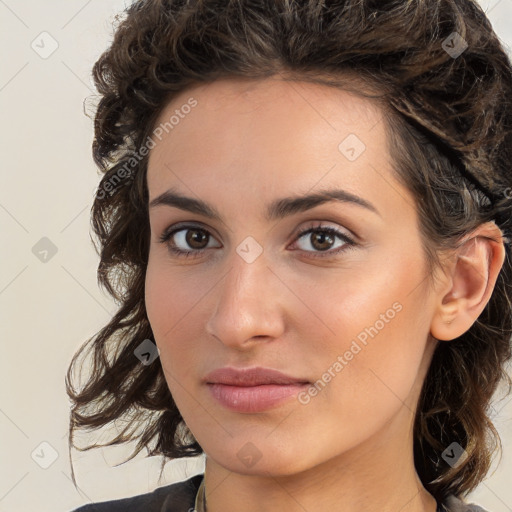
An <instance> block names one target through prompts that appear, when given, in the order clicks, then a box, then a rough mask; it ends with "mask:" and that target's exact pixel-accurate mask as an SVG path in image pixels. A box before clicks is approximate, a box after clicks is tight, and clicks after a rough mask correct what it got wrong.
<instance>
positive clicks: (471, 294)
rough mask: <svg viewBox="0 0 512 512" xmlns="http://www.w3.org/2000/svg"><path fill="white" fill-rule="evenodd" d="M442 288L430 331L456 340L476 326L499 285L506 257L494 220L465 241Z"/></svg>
mask: <svg viewBox="0 0 512 512" xmlns="http://www.w3.org/2000/svg"><path fill="white" fill-rule="evenodd" d="M461 242H462V243H461V245H460V246H459V247H458V248H457V249H456V250H455V253H454V254H453V258H450V263H449V264H448V265H447V266H445V267H444V269H445V273H444V276H443V278H442V279H441V286H439V288H438V294H437V297H436V304H435V310H434V316H433V318H432V323H431V326H430V334H431V335H432V336H433V337H434V338H436V339H438V340H453V339H455V338H457V337H458V336H461V335H462V334H464V333H465V332H466V331H468V330H469V328H470V327H471V326H472V325H473V323H474V322H475V321H476V319H477V318H478V317H479V316H480V313H481V312H482V311H483V310H484V308H485V306H486V304H487V303H488V302H489V299H490V298H491V294H492V292H493V290H494V285H495V284H496V279H497V278H498V274H499V272H500V270H501V267H502V266H503V262H504V260H505V247H504V245H503V235H502V233H501V230H500V229H499V228H498V226H496V224H495V223H494V222H486V223H484V224H481V225H480V226H478V228H477V229H475V230H474V231H472V232H471V233H470V234H469V235H467V236H465V237H464V238H463V239H462V240H461Z"/></svg>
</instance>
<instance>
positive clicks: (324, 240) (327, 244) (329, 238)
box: [297, 226, 355, 256]
mask: <svg viewBox="0 0 512 512" xmlns="http://www.w3.org/2000/svg"><path fill="white" fill-rule="evenodd" d="M306 235H309V237H306ZM302 238H304V239H305V241H306V244H305V245H306V247H305V248H304V247H302V248H301V250H305V251H307V252H320V253H322V252H324V253H325V252H328V254H327V255H329V256H332V255H333V254H337V253H338V252H341V251H343V250H345V249H347V248H348V247H351V246H353V245H354V244H355V242H354V241H353V240H352V239H350V238H349V237H348V236H347V235H345V234H344V233H341V232H340V231H338V230H337V229H335V228H332V227H327V226H326V227H322V226H317V227H312V228H308V229H305V230H302V231H301V232H300V233H299V236H298V237H297V239H298V240H300V239H302ZM336 238H337V239H338V240H341V243H340V244H338V246H336V247H335V246H334V244H335V241H336ZM310 248H312V249H313V251H311V250H310ZM330 249H335V250H330ZM318 256H323V255H322V254H318Z"/></svg>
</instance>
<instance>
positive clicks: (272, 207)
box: [149, 188, 381, 222]
mask: <svg viewBox="0 0 512 512" xmlns="http://www.w3.org/2000/svg"><path fill="white" fill-rule="evenodd" d="M330 201H339V202H342V203H350V204H355V205H357V206H361V207H363V208H366V209H367V210H369V211H371V212H373V213H375V214H377V215H379V216H381V215H380V213H379V211H378V210H377V208H375V206H374V205H373V204H372V203H370V202H369V201H367V200H366V199H363V198H362V197H359V196H356V195H355V194H352V193H350V192H347V191H346V190H342V189H339V188H333V189H323V190H319V191H318V192H315V193H314V194H308V195H304V196H298V197H297V196H295V197H293V196H292V197H284V198H282V199H277V200H275V201H273V202H272V203H270V204H269V205H268V207H267V211H266V213H265V220H267V221H274V220H278V219H283V218H284V217H287V216H289V215H293V214H295V213H299V212H304V211H307V210H310V209H312V208H314V207H315V206H319V205H321V204H324V203H327V202H330ZM162 205H165V206H171V207H175V208H179V209H180V210H185V211H188V212H192V213H197V214H200V215H203V216H205V217H209V218H210V219H214V220H217V221H219V222H221V221H222V216H221V215H220V214H219V212H218V211H217V210H216V208H215V207H213V206H212V205H210V204H208V203H206V202H205V201H202V200H200V199H194V198H192V197H187V196H184V195H182V194H180V193H179V192H177V191H176V190H174V189H170V190H167V191H166V192H164V193H163V194H161V195H159V196H158V197H155V199H153V200H152V201H151V202H150V203H149V208H154V207H156V206H162Z"/></svg>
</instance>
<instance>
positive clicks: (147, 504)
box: [72, 474, 203, 512]
mask: <svg viewBox="0 0 512 512" xmlns="http://www.w3.org/2000/svg"><path fill="white" fill-rule="evenodd" d="M202 479H203V475H202V474H200V475H195V476H193V477H192V478H189V479H188V480H184V481H183V482H177V483H175V484H171V485H166V486H165V487H158V488H157V489H155V490H154V491H152V492H148V493H145V494H139V495H137V496H132V497H130V498H122V499H119V500H111V501H102V502H99V503H89V504H88V505H83V506H81V507H79V508H77V509H75V510H73V511H72V512H189V510H190V509H193V508H194V504H195V499H196V493H197V490H198V488H199V485H200V484H201V481H202Z"/></svg>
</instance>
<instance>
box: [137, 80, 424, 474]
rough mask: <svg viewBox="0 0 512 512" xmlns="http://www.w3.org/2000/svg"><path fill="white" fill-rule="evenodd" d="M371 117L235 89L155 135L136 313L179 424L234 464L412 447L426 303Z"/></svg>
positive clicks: (417, 255) (306, 87) (325, 102)
mask: <svg viewBox="0 0 512 512" xmlns="http://www.w3.org/2000/svg"><path fill="white" fill-rule="evenodd" d="M381 117H382V113H381V111H380V109H379V108H378V107H376V106H374V105H373V104H372V103H370V102H369V101H368V100H365V99H361V98H359V97H356V96H354V95H351V94H349V93H347V92H344V91H341V90H339V89H334V88H330V87H327V86H322V85H316V84H310V83H304V82H300V83H298V82H292V83H290V82H285V81H282V80H276V79H268V80H262V81H241V80H234V79H233V80H219V81H216V82H214V83H212V84H210V85H201V86H196V87H194V88H192V89H189V90H188V91H186V92H184V93H182V94H181V95H180V96H178V97H176V98H174V100H173V101H172V103H171V104H169V105H168V106H167V107H166V109H165V110H164V111H163V113H162V114H161V116H160V119H159V122H158V123H157V125H155V126H156V127H155V132H154V134H153V136H152V144H151V148H152V149H151V151H150V160H149V166H148V177H147V180H148V187H149V203H150V206H149V213H150V223H151V248H150V254H149V262H148V268H147V279H146V305H147V313H148V317H149V320H150V323H151V327H152V330H153V333H154V336H155V341H156V344H157V346H158V348H159V352H160V360H161V364H162V367H163V370H164V374H165V378H166V380H167V383H168V386H169V389H170V391H171V393H172V395H173V397H174V400H175V401H176V404H177V406H178V408H179V410H180V411H181V414H182V416H183V418H184V420H185V422H186V423H187V425H188V427H189V428H190V430H191V431H192V433H193V435H194V436H195V438H196V439H197V441H198V442H199V444H200V445H201V447H202V448H203V449H204V451H205V452H206V454H207V455H208V456H209V457H210V458H211V459H213V460H214V461H215V462H216V463H218V464H220V465H222V466H223V467H225V468H227V469H229V470H231V471H236V472H239V473H246V474H265V473H267V472H271V473H272V474H283V475H284V474H292V473H297V472H299V471H303V470H306V469H308V468H312V467H314V466H317V465H318V464H320V463H323V462H327V461H329V460H330V459H333V458H334V457H339V456H342V457H343V456H345V457H347V460H349V459H348V457H350V454H353V456H354V457H356V454H357V457H361V456H362V453H365V454H366V455H365V456H368V457H369V456H371V457H375V456H376V455H375V453H376V452H375V451H374V450H373V449H374V448H375V447H376V446H377V445H378V446H379V450H380V452H382V451H384V450H389V451H390V453H396V451H394V450H396V449H400V448H401V449H402V450H404V446H405V445H404V443H409V444H410V446H411V447H412V442H411V428H412V422H413V419H414V411H415V407H416V401H417V398H418V395H419V392H420V388H421V384H422V382H423V380H424V377H425V373H426V370H427V368H428V365H429V362H430V358H431V355H432V350H433V348H434V342H433V339H432V338H430V337H429V330H430V322H431V319H432V315H433V311H434V299H433V292H432V291H430V290H429V288H428V279H427V268H426V261H425V258H424V254H423V251H422V247H421V241H420V233H419V230H418V221H417V216H416V212H415V207H414V204H415V202H414V199H413V198H412V196H411V194H410V193H409V192H408V191H407V190H406V189H405V188H404V187H403V186H401V185H400V184H399V183H398V181H396V179H395V178H394V177H393V174H392V165H393V164H392V161H391V159H390V155H389V152H388V148H387V143H386V135H385V128H384V124H383V120H382V119H381ZM165 123H167V124H165ZM171 191H172V195H171V193H170V192H171ZM168 192H169V194H168V195H167V197H166V196H165V194H166V193H168ZM151 203H153V204H151ZM310 230H311V231H310ZM301 231H304V232H305V233H302V234H301ZM171 232H174V233H171ZM166 235H168V236H167V241H166V242H161V241H160V238H165V237H166ZM173 248H174V249H176V250H179V251H183V253H181V254H179V253H176V252H173V251H172V249H173ZM186 251H190V254H189V255H188V256H187V255H186V254H185V252H186ZM221 369H228V370H227V371H225V372H224V371H220V372H215V371H216V370H221ZM247 369H256V371H254V372H245V371H244V370H247ZM265 369H266V370H272V371H274V372H280V373H281V374H284V375H285V376H286V377H287V378H285V377H282V378H280V377H276V375H275V374H273V373H272V372H265V371H264V370H265ZM230 370H234V371H230ZM212 372H215V373H212ZM371 447H372V448H373V449H372V451H371V454H370V451H369V450H370V448H371ZM380 452H379V453H380Z"/></svg>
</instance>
